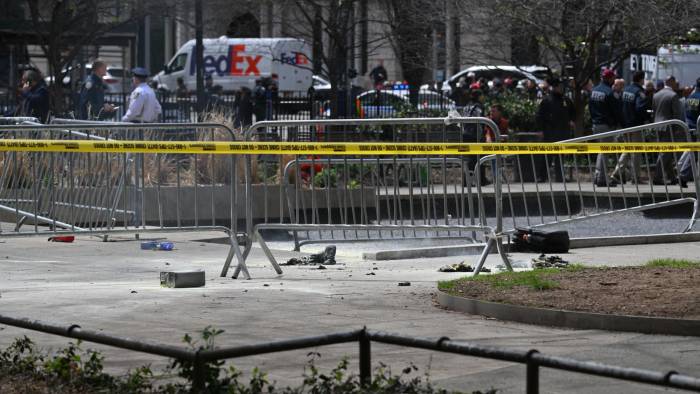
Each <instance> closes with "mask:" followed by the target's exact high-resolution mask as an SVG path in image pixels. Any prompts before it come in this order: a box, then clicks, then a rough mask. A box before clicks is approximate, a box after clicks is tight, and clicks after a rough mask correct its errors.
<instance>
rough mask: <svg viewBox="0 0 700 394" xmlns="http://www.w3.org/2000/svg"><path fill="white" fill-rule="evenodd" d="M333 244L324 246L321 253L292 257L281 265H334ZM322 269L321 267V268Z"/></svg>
mask: <svg viewBox="0 0 700 394" xmlns="http://www.w3.org/2000/svg"><path fill="white" fill-rule="evenodd" d="M335 264H336V261H335V245H329V246H326V249H324V250H323V252H321V253H315V254H312V255H309V256H304V257H299V258H296V257H292V258H291V259H289V260H287V262H286V263H283V264H281V265H335ZM321 269H323V268H321Z"/></svg>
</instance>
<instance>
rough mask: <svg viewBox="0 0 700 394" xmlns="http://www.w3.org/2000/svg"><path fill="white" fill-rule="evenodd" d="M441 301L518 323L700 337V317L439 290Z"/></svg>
mask: <svg viewBox="0 0 700 394" xmlns="http://www.w3.org/2000/svg"><path fill="white" fill-rule="evenodd" d="M437 301H438V303H439V304H440V305H441V306H442V307H444V308H447V309H450V310H454V311H458V312H464V313H469V314H472V315H482V316H487V317H492V318H496V319H499V320H507V321H512V322H518V323H526V324H536V325H540V326H552V327H566V328H575V329H579V330H607V331H628V332H639V333H643V334H662V335H679V336H696V337H697V336H700V320H686V319H675V318H662V317H643V316H628V315H606V314H602V313H590V312H574V311H565V310H559V309H544V308H531V307H526V306H519V305H510V304H500V303H496V302H488V301H480V300H475V299H472V298H463V297H457V296H453V295H450V294H447V293H444V292H442V291H438V296H437Z"/></svg>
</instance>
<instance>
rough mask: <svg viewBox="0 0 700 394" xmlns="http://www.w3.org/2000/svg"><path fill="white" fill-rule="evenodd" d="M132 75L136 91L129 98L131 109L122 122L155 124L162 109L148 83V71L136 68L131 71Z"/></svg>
mask: <svg viewBox="0 0 700 394" xmlns="http://www.w3.org/2000/svg"><path fill="white" fill-rule="evenodd" d="M131 73H132V82H133V84H134V91H133V92H131V96H130V97H129V109H128V110H127V111H126V114H124V116H123V117H122V122H131V123H154V122H156V121H158V116H159V115H160V114H161V112H162V109H161V107H160V103H158V99H157V98H156V94H155V92H154V91H153V89H151V87H150V86H148V84H147V83H146V80H147V79H148V70H146V69H145V68H143V67H136V68H135V69H133V70H131Z"/></svg>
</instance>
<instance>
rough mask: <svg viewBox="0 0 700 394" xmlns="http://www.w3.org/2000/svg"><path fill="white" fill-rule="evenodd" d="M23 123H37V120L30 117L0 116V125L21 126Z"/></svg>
mask: <svg viewBox="0 0 700 394" xmlns="http://www.w3.org/2000/svg"><path fill="white" fill-rule="evenodd" d="M23 122H35V123H39V119H37V118H34V117H30V116H0V125H13V124H22V123H23Z"/></svg>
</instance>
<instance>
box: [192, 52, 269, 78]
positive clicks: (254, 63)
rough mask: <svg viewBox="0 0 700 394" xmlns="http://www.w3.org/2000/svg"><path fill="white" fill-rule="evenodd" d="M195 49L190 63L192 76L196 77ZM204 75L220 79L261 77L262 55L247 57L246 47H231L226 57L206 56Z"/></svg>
mask: <svg viewBox="0 0 700 394" xmlns="http://www.w3.org/2000/svg"><path fill="white" fill-rule="evenodd" d="M195 54H196V53H195V48H194V47H192V57H191V59H192V60H191V61H190V75H194V73H195V72H196V69H197V62H196V61H195V60H194V59H195ZM203 60H204V73H205V74H216V75H218V76H220V77H222V76H224V75H234V76H246V75H254V76H260V69H259V68H258V65H259V63H260V60H262V55H246V54H245V45H230V46H229V47H228V53H227V54H226V55H220V56H219V57H216V55H206V56H204V59H203Z"/></svg>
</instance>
